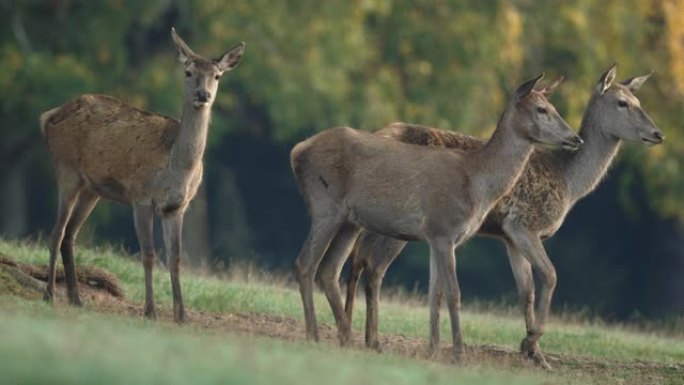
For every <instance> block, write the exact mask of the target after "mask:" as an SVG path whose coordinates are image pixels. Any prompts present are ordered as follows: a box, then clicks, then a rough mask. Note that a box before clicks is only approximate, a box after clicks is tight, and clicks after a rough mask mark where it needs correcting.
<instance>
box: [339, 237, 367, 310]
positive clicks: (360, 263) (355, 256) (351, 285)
mask: <svg viewBox="0 0 684 385" xmlns="http://www.w3.org/2000/svg"><path fill="white" fill-rule="evenodd" d="M363 239H364V235H361V236H359V239H357V241H356V244H355V245H354V247H353V248H352V251H351V254H349V259H350V260H351V266H350V268H349V275H348V276H347V297H346V298H345V301H344V312H345V314H346V315H347V319H348V320H349V323H351V322H352V316H353V315H354V300H355V299H356V290H357V289H358V287H359V279H360V278H361V274H363V271H364V270H365V268H366V261H365V260H364V259H363V258H361V255H362V254H359V252H360V251H361V250H360V248H361V247H362V244H363Z"/></svg>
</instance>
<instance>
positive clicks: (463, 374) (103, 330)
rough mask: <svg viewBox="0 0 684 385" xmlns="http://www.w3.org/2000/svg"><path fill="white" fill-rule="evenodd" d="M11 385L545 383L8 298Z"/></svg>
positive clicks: (2, 323) (2, 319)
mask: <svg viewBox="0 0 684 385" xmlns="http://www.w3.org/2000/svg"><path fill="white" fill-rule="evenodd" d="M0 307H1V308H2V309H4V310H8V311H6V312H2V313H0V335H2V336H3V339H2V343H0V368H2V379H3V383H6V384H20V383H50V384H121V383H135V384H142V383H164V384H187V383H193V384H210V383H230V384H272V383H279V384H301V385H306V384H320V383H321V382H323V381H324V382H325V383H326V384H331V385H334V384H358V383H369V384H397V385H398V384H416V383H432V384H501V383H504V382H505V383H507V384H530V383H542V379H541V378H540V377H539V376H536V377H535V376H531V375H522V374H517V375H513V376H511V375H510V374H502V373H497V371H495V370H493V369H486V368H479V369H478V368H475V369H465V370H463V369H461V370H457V369H455V368H448V367H446V368H445V367H441V366H439V365H424V364H421V363H418V362H415V361H411V360H408V359H400V358H396V357H383V356H380V355H377V354H372V353H365V352H353V351H343V350H341V349H336V348H333V349H331V348H329V347H323V346H320V345H318V346H316V345H309V344H303V343H284V342H279V341H273V340H267V339H260V338H246V337H239V336H234V335H222V336H220V337H219V338H217V337H216V336H215V335H211V334H209V333H202V332H198V331H192V330H190V329H187V328H179V327H173V326H159V325H155V324H153V323H151V322H145V321H143V320H141V319H124V318H117V317H115V318H112V317H110V316H104V315H101V314H96V313H88V312H87V311H83V310H80V309H62V310H60V311H57V312H55V311H53V310H52V309H51V308H50V307H48V306H47V305H44V304H42V303H40V302H38V303H32V304H29V305H27V304H26V303H25V302H24V303H20V302H19V300H18V299H16V297H0Z"/></svg>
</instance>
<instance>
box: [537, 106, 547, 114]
mask: <svg viewBox="0 0 684 385" xmlns="http://www.w3.org/2000/svg"><path fill="white" fill-rule="evenodd" d="M537 112H538V113H540V114H546V113H547V112H548V111H546V108H544V107H537Z"/></svg>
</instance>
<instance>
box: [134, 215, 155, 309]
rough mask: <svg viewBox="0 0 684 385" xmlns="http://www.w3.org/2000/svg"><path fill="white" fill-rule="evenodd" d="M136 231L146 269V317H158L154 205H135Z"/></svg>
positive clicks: (141, 257)
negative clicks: (155, 302)
mask: <svg viewBox="0 0 684 385" xmlns="http://www.w3.org/2000/svg"><path fill="white" fill-rule="evenodd" d="M133 219H134V221H135V232H136V234H137V236H138V244H139V245H140V259H141V260H142V264H143V268H144V269H145V308H144V314H145V317H147V318H149V319H155V318H156V312H155V310H154V291H153V289H152V268H153V267H154V259H155V250H154V208H153V207H152V205H142V204H134V205H133Z"/></svg>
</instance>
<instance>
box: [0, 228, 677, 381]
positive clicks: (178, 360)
mask: <svg viewBox="0 0 684 385" xmlns="http://www.w3.org/2000/svg"><path fill="white" fill-rule="evenodd" d="M0 252H2V253H5V254H8V255H11V256H13V257H14V258H16V259H18V260H21V261H24V262H31V263H39V264H43V263H45V262H46V261H47V251H46V249H45V248H44V247H36V246H35V245H32V244H20V243H16V242H8V241H3V240H0ZM76 259H77V264H92V265H96V266H100V267H103V268H106V269H108V270H110V271H111V272H113V273H114V274H116V275H117V276H118V277H119V279H120V280H121V281H122V284H123V286H124V289H125V291H126V295H127V297H128V299H129V300H130V301H132V302H130V303H126V304H124V305H121V306H120V307H119V309H127V310H125V311H114V310H112V309H114V308H115V307H114V306H99V305H97V306H96V302H97V300H96V299H91V298H88V297H85V300H86V307H85V309H73V308H70V307H69V306H66V305H65V304H63V303H58V304H56V305H55V306H54V308H53V307H50V306H47V305H44V304H43V303H42V302H41V301H26V300H21V299H19V298H18V297H14V296H10V295H0V332H1V333H2V336H3V337H2V340H1V341H2V343H0V371H1V372H2V373H3V376H4V375H5V373H8V376H9V378H10V379H11V381H10V383H15V382H27V381H28V382H34V381H35V382H38V381H41V380H50V382H63V383H75V382H81V383H86V382H88V383H92V382H94V381H98V382H101V379H106V380H107V381H110V383H121V382H152V381H153V380H154V381H157V382H159V380H161V382H169V383H174V382H180V381H186V380H188V379H194V380H193V381H197V382H202V383H204V382H216V381H221V382H231V383H232V382H234V383H260V382H264V383H266V382H268V383H271V382H275V381H277V382H279V383H290V382H291V383H294V382H297V383H309V382H311V383H313V382H316V383H320V382H322V381H325V382H326V383H358V382H365V383H385V382H387V383H389V382H391V383H424V382H429V383H442V382H445V383H446V382H449V383H451V384H454V383H464V384H466V383H467V384H473V383H474V384H479V383H482V384H504V383H505V384H512V383H554V384H555V383H558V384H561V383H605V382H606V381H609V382H610V383H613V382H615V381H616V379H618V380H621V381H624V383H673V384H674V383H682V382H683V381H684V370H683V366H682V364H683V363H684V337H682V336H681V335H659V333H657V332H652V333H640V332H634V331H630V330H627V329H624V328H617V327H607V326H605V325H601V324H600V323H591V322H584V323H578V322H574V323H568V322H565V321H564V320H562V319H554V320H553V321H552V322H551V323H550V325H549V327H548V332H547V334H546V335H545V336H544V338H543V339H542V347H543V349H544V350H545V351H546V352H548V353H549V356H550V358H551V360H550V363H551V365H552V366H554V367H556V370H554V371H553V372H551V373H545V372H542V371H540V370H539V369H537V368H535V367H532V366H530V365H527V364H526V363H524V362H522V361H521V360H519V359H517V357H516V356H515V355H514V354H512V353H511V352H510V351H511V350H513V349H515V348H516V346H517V344H518V343H519V341H520V339H521V338H522V336H523V334H524V325H523V321H522V317H521V316H519V315H518V314H517V313H516V312H512V313H511V314H506V313H505V312H484V311H468V309H467V308H466V309H464V310H463V316H462V325H463V332H464V338H465V342H466V344H468V345H469V346H471V347H472V348H471V354H470V356H471V357H470V358H469V359H468V360H467V361H466V362H465V363H460V364H457V365H448V364H442V363H441V362H445V361H446V360H441V361H440V362H430V361H426V360H425V359H424V358H423V357H422V355H421V347H423V346H424V345H425V344H426V343H425V337H426V336H427V326H428V322H427V321H428V314H427V309H426V308H425V307H424V306H420V305H417V304H416V303H414V302H415V301H408V302H407V301H384V302H383V304H382V308H381V310H380V327H381V329H380V332H381V334H382V338H381V342H382V343H383V344H384V345H385V346H387V347H388V349H387V351H388V353H387V354H382V355H378V354H375V353H369V352H365V351H364V350H363V349H361V348H360V346H361V344H362V343H361V342H360V340H361V336H360V333H358V331H360V330H362V325H363V322H364V319H363V311H358V312H357V314H358V316H356V318H355V320H354V327H355V329H356V330H357V333H355V335H356V344H355V346H356V347H358V348H353V349H345V350H342V349H339V348H337V347H336V344H335V337H334V335H335V334H334V329H333V328H332V327H331V326H330V325H333V321H332V316H331V314H330V311H329V308H328V306H327V303H326V302H325V299H324V298H323V297H322V296H320V295H319V296H317V297H316V305H317V311H318V315H319V319H320V320H321V321H322V322H323V323H324V325H323V328H322V329H323V335H324V342H323V343H321V344H307V343H304V342H303V341H304V332H303V323H302V322H301V321H302V310H301V305H300V300H299V293H298V291H297V290H296V289H295V288H294V287H293V286H292V285H291V284H288V283H287V282H285V281H284V280H282V279H280V280H274V279H271V278H267V277H265V276H264V274H263V273H260V272H258V271H250V270H247V269H245V270H243V271H241V274H240V275H241V276H240V277H238V276H237V275H233V276H231V277H223V278H217V277H209V276H205V275H202V274H193V273H191V272H187V271H186V272H184V274H183V276H182V284H183V290H184V294H185V298H186V307H188V308H189V309H190V310H191V311H192V312H194V313H193V314H191V317H190V320H191V322H190V323H189V324H188V325H185V326H181V327H178V326H175V325H172V324H170V323H168V322H165V321H164V320H163V319H164V317H162V320H161V321H159V322H156V323H155V322H146V321H144V320H142V319H141V317H140V316H139V314H140V313H141V310H140V304H141V302H142V297H143V271H142V266H141V265H140V264H139V263H137V262H135V261H133V260H132V259H131V258H122V256H121V255H120V254H118V253H116V252H114V251H112V250H83V249H81V250H79V251H77V257H76ZM168 281H169V280H168V274H167V272H166V271H164V270H163V269H157V271H156V273H155V289H156V298H157V303H158V304H159V305H160V306H161V307H162V315H163V313H164V311H167V310H168V306H169V305H170V303H171V294H170V285H169V282H168ZM1 292H2V291H1V290H0V293H1ZM359 305H361V304H360V303H359ZM362 308H363V306H359V310H362ZM103 313H109V314H103ZM445 313H446V312H445ZM446 321H447V316H446V314H444V316H443V325H442V327H443V330H444V332H443V333H442V336H443V339H444V343H443V345H444V347H445V349H446V348H448V347H450V346H449V345H450V344H449V342H448V340H449V339H450V335H449V332H448V327H447V322H446ZM325 324H327V325H325ZM263 336H271V337H276V339H274V338H265V337H263ZM283 339H284V340H289V342H285V341H282V340H283ZM486 344H496V345H498V346H500V348H498V347H497V348H496V349H489V348H487V347H486V346H485V345H486ZM483 346H484V347H483ZM498 351H503V353H502V355H497V353H496V352H498ZM274 363H277V364H275V365H274ZM29 380H30V381H29Z"/></svg>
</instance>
